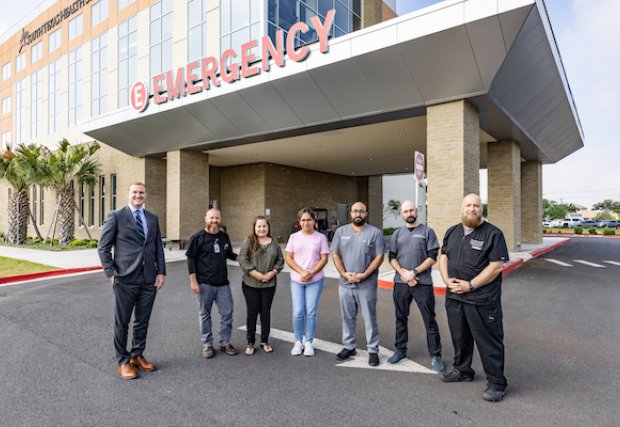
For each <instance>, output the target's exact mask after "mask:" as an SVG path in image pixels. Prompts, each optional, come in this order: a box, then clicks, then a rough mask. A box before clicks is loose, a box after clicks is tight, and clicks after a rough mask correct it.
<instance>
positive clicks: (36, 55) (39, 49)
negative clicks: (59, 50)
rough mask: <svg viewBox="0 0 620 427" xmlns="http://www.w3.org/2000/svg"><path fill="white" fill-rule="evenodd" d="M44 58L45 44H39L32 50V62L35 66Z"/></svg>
mask: <svg viewBox="0 0 620 427" xmlns="http://www.w3.org/2000/svg"><path fill="white" fill-rule="evenodd" d="M42 57H43V42H38V43H37V44H35V45H34V46H32V49H31V50H30V60H31V61H32V63H33V64H34V63H35V62H37V61H39V60H40V59H41V58H42Z"/></svg>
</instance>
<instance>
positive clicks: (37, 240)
mask: <svg viewBox="0 0 620 427" xmlns="http://www.w3.org/2000/svg"><path fill="white" fill-rule="evenodd" d="M41 242H42V240H41V239H39V238H38V237H35V238H34V239H32V244H33V245H36V244H39V243H41Z"/></svg>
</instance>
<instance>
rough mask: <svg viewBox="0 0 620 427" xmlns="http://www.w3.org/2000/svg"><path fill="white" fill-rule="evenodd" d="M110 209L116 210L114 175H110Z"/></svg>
mask: <svg viewBox="0 0 620 427" xmlns="http://www.w3.org/2000/svg"><path fill="white" fill-rule="evenodd" d="M110 209H111V210H115V209H116V174H115V173H113V174H112V175H110Z"/></svg>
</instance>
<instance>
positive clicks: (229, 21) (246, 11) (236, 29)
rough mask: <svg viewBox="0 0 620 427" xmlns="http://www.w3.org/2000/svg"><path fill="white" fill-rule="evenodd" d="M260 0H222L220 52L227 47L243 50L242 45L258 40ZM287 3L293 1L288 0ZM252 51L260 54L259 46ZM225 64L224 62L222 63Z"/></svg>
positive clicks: (237, 50)
mask: <svg viewBox="0 0 620 427" xmlns="http://www.w3.org/2000/svg"><path fill="white" fill-rule="evenodd" d="M260 3H261V2H260V1H259V0H235V2H234V8H233V0H222V1H221V3H220V49H221V50H220V53H223V52H224V51H225V50H227V49H234V50H235V51H236V52H240V51H241V49H240V48H241V45H242V44H243V43H246V42H248V41H250V40H258V39H260V36H261V35H262V32H261V13H260ZM270 3H271V2H270ZM287 3H293V2H290V1H287ZM254 50H255V51H254V52H252V53H253V54H254V55H257V57H258V56H260V52H259V51H258V47H256V48H255V49H254ZM222 66H223V64H222Z"/></svg>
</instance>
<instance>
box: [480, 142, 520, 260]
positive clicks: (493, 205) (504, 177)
mask: <svg viewBox="0 0 620 427" xmlns="http://www.w3.org/2000/svg"><path fill="white" fill-rule="evenodd" d="M487 164H488V171H489V188H488V193H489V209H488V211H489V222H491V223H492V224H494V225H496V226H497V227H499V228H500V229H501V230H502V231H503V232H504V237H506V244H507V245H508V250H519V249H520V245H521V150H520V148H519V145H518V144H517V143H516V142H513V141H502V142H492V143H489V144H488V146H487Z"/></svg>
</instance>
